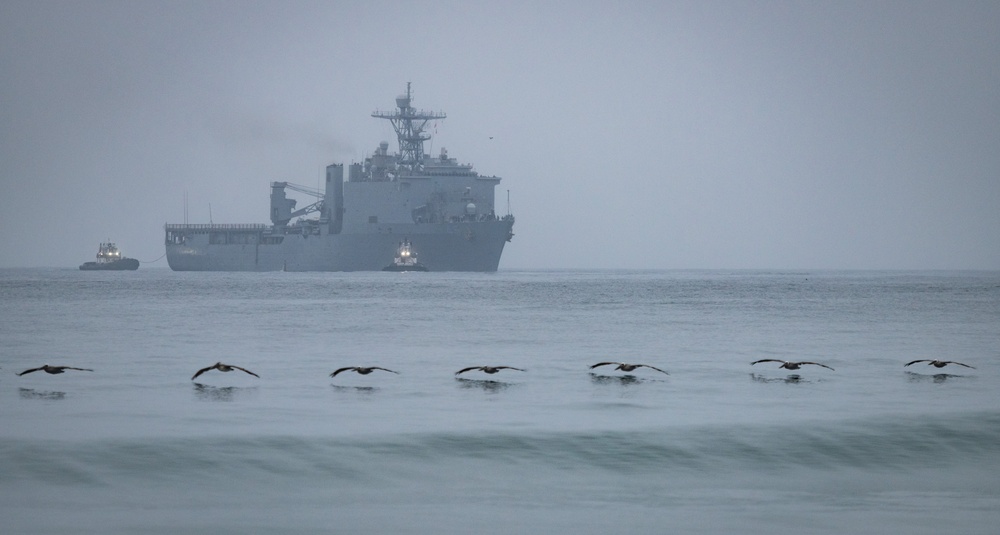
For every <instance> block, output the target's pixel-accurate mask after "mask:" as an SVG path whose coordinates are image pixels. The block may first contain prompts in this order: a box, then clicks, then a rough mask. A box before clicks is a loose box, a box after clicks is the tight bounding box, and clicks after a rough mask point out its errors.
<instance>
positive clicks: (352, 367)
mask: <svg viewBox="0 0 1000 535" xmlns="http://www.w3.org/2000/svg"><path fill="white" fill-rule="evenodd" d="M357 369H358V368H357V367H356V366H345V367H343V368H340V369H339V370H337V371H335V372H333V373H331V374H330V377H336V376H337V374H338V373H340V372H346V371H348V370H357Z"/></svg>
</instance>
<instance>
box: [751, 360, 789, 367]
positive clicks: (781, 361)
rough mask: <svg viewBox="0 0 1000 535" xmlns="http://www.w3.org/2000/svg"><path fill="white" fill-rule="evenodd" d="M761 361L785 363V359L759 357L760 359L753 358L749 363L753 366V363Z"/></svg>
mask: <svg viewBox="0 0 1000 535" xmlns="http://www.w3.org/2000/svg"><path fill="white" fill-rule="evenodd" d="M761 362H780V363H782V364H784V363H785V361H783V360H778V359H760V360H755V361H753V362H751V363H750V365H751V366H753V365H754V364H760V363H761Z"/></svg>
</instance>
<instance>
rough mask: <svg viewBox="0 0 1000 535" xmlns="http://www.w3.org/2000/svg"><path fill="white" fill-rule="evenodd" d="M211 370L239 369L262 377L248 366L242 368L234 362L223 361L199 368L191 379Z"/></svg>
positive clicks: (227, 370)
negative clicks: (233, 363) (225, 362)
mask: <svg viewBox="0 0 1000 535" xmlns="http://www.w3.org/2000/svg"><path fill="white" fill-rule="evenodd" d="M209 370H219V371H220V372H231V371H233V370H239V371H241V372H247V373H249V374H250V375H252V376H254V377H257V378H258V379H259V378H260V376H259V375H257V374H256V373H254V372H252V371H250V370H248V369H246V368H240V367H239V366H233V365H232V364H223V363H221V362H216V363H215V364H212V365H211V366H209V367H207V368H202V369H200V370H198V372H197V373H195V374H194V375H192V376H191V380H192V381H194V380H195V379H196V378H197V377H198V376H199V375H201V374H203V373H205V372H207V371H209Z"/></svg>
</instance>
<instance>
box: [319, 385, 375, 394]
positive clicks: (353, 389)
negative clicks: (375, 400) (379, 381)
mask: <svg viewBox="0 0 1000 535" xmlns="http://www.w3.org/2000/svg"><path fill="white" fill-rule="evenodd" d="M330 386H332V387H333V389H334V390H336V391H337V392H344V393H352V394H365V395H371V394H374V393H375V392H376V391H377V390H378V387H375V386H341V385H330Z"/></svg>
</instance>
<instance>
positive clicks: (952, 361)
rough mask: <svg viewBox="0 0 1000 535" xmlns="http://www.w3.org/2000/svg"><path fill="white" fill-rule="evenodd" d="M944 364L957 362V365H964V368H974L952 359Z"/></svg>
mask: <svg viewBox="0 0 1000 535" xmlns="http://www.w3.org/2000/svg"><path fill="white" fill-rule="evenodd" d="M945 364H958V365H959V366H965V367H966V368H972V369H973V370H974V369H976V368H975V367H974V366H969V365H968V364H962V363H961V362H955V361H954V360H949V361H948V362H946V363H945Z"/></svg>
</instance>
